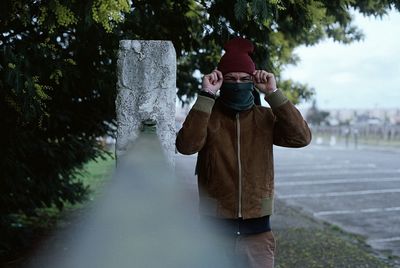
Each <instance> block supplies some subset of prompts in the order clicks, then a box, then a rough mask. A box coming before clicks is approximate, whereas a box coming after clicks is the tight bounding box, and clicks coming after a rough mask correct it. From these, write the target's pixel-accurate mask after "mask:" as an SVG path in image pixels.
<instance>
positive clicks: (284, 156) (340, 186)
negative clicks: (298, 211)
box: [274, 145, 400, 256]
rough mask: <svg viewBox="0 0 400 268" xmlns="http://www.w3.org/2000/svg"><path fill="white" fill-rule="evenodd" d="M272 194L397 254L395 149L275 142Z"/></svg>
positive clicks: (399, 175)
mask: <svg viewBox="0 0 400 268" xmlns="http://www.w3.org/2000/svg"><path fill="white" fill-rule="evenodd" d="M274 153H275V189H276V190H275V195H276V197H277V198H280V199H283V200H284V201H286V202H287V203H288V204H289V205H293V206H297V207H301V208H302V209H304V210H305V211H307V212H309V213H310V214H311V215H313V216H314V217H317V218H320V219H323V220H325V221H327V222H330V223H333V224H336V225H338V226H340V227H341V228H343V229H345V230H346V231H350V232H353V233H357V234H361V235H364V236H366V238H367V242H368V243H369V244H370V245H371V246H372V247H374V248H376V249H381V250H392V252H393V254H395V255H398V256H400V150H393V149H391V150H382V149H380V148H377V149H374V148H371V147H369V148H364V149H363V148H361V149H354V148H345V147H330V146H318V145H310V146H308V147H306V148H301V149H289V148H279V147H275V151H274Z"/></svg>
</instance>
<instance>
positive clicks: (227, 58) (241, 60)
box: [218, 37, 256, 75]
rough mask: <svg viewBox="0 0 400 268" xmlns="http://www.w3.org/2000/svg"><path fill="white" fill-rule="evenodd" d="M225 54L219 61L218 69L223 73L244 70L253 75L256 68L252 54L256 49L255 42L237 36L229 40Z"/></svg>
mask: <svg viewBox="0 0 400 268" xmlns="http://www.w3.org/2000/svg"><path fill="white" fill-rule="evenodd" d="M224 49H225V54H224V55H223V56H222V58H221V60H220V61H219V63H218V70H220V71H221V72H222V74H223V75H225V74H227V73H230V72H244V73H248V74H251V75H253V72H254V71H255V70H256V67H255V64H254V62H253V60H252V59H251V58H250V54H251V53H253V51H254V46H253V44H252V43H251V42H250V41H249V40H247V39H244V38H240V37H236V38H233V39H231V40H229V41H228V42H227V43H226V44H225V46H224Z"/></svg>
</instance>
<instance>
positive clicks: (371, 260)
mask: <svg viewBox="0 0 400 268" xmlns="http://www.w3.org/2000/svg"><path fill="white" fill-rule="evenodd" d="M194 163H195V157H193V156H182V155H179V154H178V155H177V158H176V173H177V175H178V177H180V178H181V179H182V180H183V181H184V182H185V183H187V185H188V190H189V189H190V190H189V192H190V195H193V197H190V198H191V199H192V201H193V203H196V202H197V191H196V189H195V188H196V185H195V183H196V177H195V176H194V174H193V168H194ZM271 219H272V220H271V221H272V222H271V225H272V230H273V232H274V234H275V238H276V243H277V247H276V262H275V263H276V265H275V267H276V268H286V267H287V268H291V267H293V268H303V267H304V268H317V267H321V268H322V267H323V268H329V267H332V268H333V267H351V268H353V267H374V268H375V267H380V268H381V267H400V259H399V258H397V257H393V256H391V255H390V254H389V253H385V254H384V253H378V252H374V251H373V249H372V248H371V247H370V246H368V245H367V244H366V243H365V239H364V238H363V237H361V236H358V235H354V234H350V233H347V232H344V231H342V230H341V229H340V228H339V227H337V226H334V225H331V224H328V223H325V222H321V221H320V220H317V219H315V218H313V217H312V216H311V215H308V214H307V213H306V212H304V211H303V210H302V209H301V208H294V207H291V206H288V205H287V204H286V203H285V202H284V201H281V200H279V199H275V207H274V215H273V216H272V218H271Z"/></svg>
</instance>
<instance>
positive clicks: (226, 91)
mask: <svg viewBox="0 0 400 268" xmlns="http://www.w3.org/2000/svg"><path fill="white" fill-rule="evenodd" d="M253 90H254V84H253V82H247V83H222V86H221V95H220V97H219V98H220V99H221V102H222V103H223V104H224V105H225V106H227V107H229V108H231V109H233V110H236V111H244V110H247V109H250V108H251V107H252V106H253V105H254V96H253V93H252V92H253Z"/></svg>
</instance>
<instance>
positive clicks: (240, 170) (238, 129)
mask: <svg viewBox="0 0 400 268" xmlns="http://www.w3.org/2000/svg"><path fill="white" fill-rule="evenodd" d="M236 131H237V145H238V150H237V159H238V168H239V200H238V217H239V218H241V217H242V164H241V162H240V120H239V113H237V114H236Z"/></svg>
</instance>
